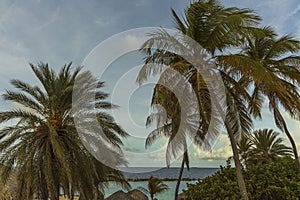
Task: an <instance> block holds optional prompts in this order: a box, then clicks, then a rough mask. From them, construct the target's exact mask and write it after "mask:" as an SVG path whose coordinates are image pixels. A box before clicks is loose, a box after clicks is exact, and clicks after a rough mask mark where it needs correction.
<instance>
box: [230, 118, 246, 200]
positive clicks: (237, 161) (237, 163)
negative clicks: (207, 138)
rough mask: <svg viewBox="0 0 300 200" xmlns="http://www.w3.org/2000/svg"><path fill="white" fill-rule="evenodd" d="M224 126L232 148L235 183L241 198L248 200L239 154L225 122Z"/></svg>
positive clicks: (231, 132)
mask: <svg viewBox="0 0 300 200" xmlns="http://www.w3.org/2000/svg"><path fill="white" fill-rule="evenodd" d="M225 126H226V129H227V132H228V135H229V139H230V143H231V147H232V152H233V160H234V164H235V168H236V175H237V181H238V185H239V188H240V192H241V196H242V199H243V200H249V198H248V193H247V188H246V184H245V180H244V177H243V171H242V165H241V162H240V159H239V153H238V148H237V144H236V141H235V138H234V134H233V131H232V129H231V128H230V126H229V124H228V122H226V121H225Z"/></svg>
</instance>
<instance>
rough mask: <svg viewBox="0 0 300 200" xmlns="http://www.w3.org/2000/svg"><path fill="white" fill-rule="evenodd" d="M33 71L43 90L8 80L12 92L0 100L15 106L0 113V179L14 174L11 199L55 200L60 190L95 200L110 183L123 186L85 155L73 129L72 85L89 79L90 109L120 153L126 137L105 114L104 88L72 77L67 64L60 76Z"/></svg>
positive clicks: (121, 180)
mask: <svg viewBox="0 0 300 200" xmlns="http://www.w3.org/2000/svg"><path fill="white" fill-rule="evenodd" d="M31 69H32V70H33V72H34V74H35V75H36V77H37V78H38V80H39V81H40V83H41V86H42V87H38V86H32V85H30V84H28V83H26V82H23V81H21V80H12V81H11V84H12V85H13V86H14V88H15V90H11V91H10V90H9V91H6V92H5V93H4V94H3V95H2V96H3V98H4V100H7V101H10V102H11V103H16V105H18V106H17V108H12V110H9V111H1V112H0V124H1V125H4V126H3V127H1V129H0V138H1V143H0V163H1V166H2V168H1V174H0V175H1V179H2V180H3V181H4V183H6V182H7V179H8V178H9V176H10V175H11V174H12V172H14V170H13V169H15V170H16V171H17V174H18V175H17V179H18V187H17V189H16V191H15V193H14V195H15V198H14V199H16V200H18V199H21V200H24V199H32V198H33V197H34V195H35V196H36V197H37V198H38V199H45V200H47V199H48V198H50V199H51V200H57V199H58V196H59V190H60V189H63V191H64V194H65V195H66V196H68V197H71V196H73V195H74V193H75V192H76V191H79V192H80V198H81V199H94V198H96V197H97V196H98V197H99V196H102V194H101V192H102V191H103V189H104V188H105V187H106V186H107V185H108V181H115V182H117V183H124V185H126V182H125V181H124V178H123V175H122V174H121V173H120V172H119V171H117V170H114V169H112V168H110V167H107V166H105V165H104V164H102V163H101V162H99V161H98V160H96V159H95V158H94V157H93V156H92V155H91V154H90V153H89V152H88V151H87V149H86V148H85V146H84V145H83V143H82V141H81V140H80V137H79V134H78V132H77V129H76V128H78V125H77V126H75V121H74V115H75V114H77V113H75V114H74V113H72V112H73V111H72V104H73V101H72V96H73V91H75V90H73V88H76V84H75V79H76V77H78V76H80V77H82V76H83V75H85V76H84V77H86V78H89V79H86V80H89V82H87V81H86V83H85V84H88V83H90V84H94V85H97V87H96V90H93V91H90V92H94V94H95V100H94V102H91V103H94V104H95V108H97V112H96V115H97V119H98V121H99V123H100V124H101V126H102V127H103V132H104V134H105V135H106V136H107V138H108V140H107V141H108V142H110V143H111V145H112V146H113V147H114V148H115V149H120V148H121V145H122V141H121V140H120V137H125V136H126V135H127V134H126V133H125V132H124V131H123V130H122V129H121V128H120V127H119V126H118V125H117V124H116V123H115V122H114V120H113V118H112V117H111V116H110V115H108V114H107V113H105V112H104V111H105V110H107V109H110V108H112V107H113V105H111V104H110V103H108V102H106V101H105V99H106V97H107V95H108V94H106V93H103V92H102V91H101V88H102V87H103V82H99V81H98V80H96V79H94V78H93V77H92V76H91V75H90V73H89V72H81V69H80V68H75V70H74V71H73V72H72V71H71V64H69V65H66V66H64V67H63V68H62V69H61V70H60V71H59V73H55V72H54V70H52V69H51V68H50V67H49V66H48V65H47V64H42V63H41V64H39V65H38V66H34V65H32V64H31ZM88 75H90V76H88ZM86 92H88V91H86ZM87 112H88V111H87ZM85 119H86V118H85ZM86 120H87V119H86ZM6 122H9V123H6ZM83 131H85V130H83ZM94 134H95V135H96V134H98V133H94ZM91 135H93V134H91ZM112 158H114V159H115V160H118V163H116V164H124V163H125V161H124V160H123V159H122V158H119V157H117V158H115V157H112ZM99 190H101V191H99Z"/></svg>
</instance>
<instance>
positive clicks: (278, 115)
mask: <svg viewBox="0 0 300 200" xmlns="http://www.w3.org/2000/svg"><path fill="white" fill-rule="evenodd" d="M269 99H270V98H269ZM272 103H273V109H274V119H275V123H276V124H277V127H278V128H279V129H281V130H282V129H283V131H284V133H285V134H286V136H287V137H288V139H289V141H290V143H291V145H292V149H293V153H294V156H295V160H296V162H297V165H298V168H299V170H300V160H299V155H298V151H297V146H296V143H295V140H294V138H293V137H292V135H291V133H290V131H289V129H288V127H287V124H286V122H285V120H284V118H283V116H282V115H281V113H280V111H279V109H278V108H277V106H275V105H276V104H274V102H273V101H272ZM276 119H277V120H276ZM280 125H281V126H280Z"/></svg>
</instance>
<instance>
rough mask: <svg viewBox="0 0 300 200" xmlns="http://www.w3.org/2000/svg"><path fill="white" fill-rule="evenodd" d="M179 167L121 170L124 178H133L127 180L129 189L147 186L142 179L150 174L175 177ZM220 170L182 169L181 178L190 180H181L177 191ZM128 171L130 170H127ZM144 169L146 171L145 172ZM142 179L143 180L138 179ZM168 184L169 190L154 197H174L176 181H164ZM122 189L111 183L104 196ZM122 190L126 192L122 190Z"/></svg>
mask: <svg viewBox="0 0 300 200" xmlns="http://www.w3.org/2000/svg"><path fill="white" fill-rule="evenodd" d="M149 170H152V171H149ZM179 170H180V168H179V167H170V168H166V167H164V168H161V167H128V168H126V172H123V174H124V176H125V178H126V179H129V180H135V181H129V183H130V185H131V187H132V188H131V189H132V190H133V189H137V188H138V187H144V188H147V184H148V182H147V181H145V180H144V179H148V178H149V177H150V176H154V177H157V178H160V179H177V178H178V175H179ZM218 170H220V168H207V167H205V168H202V167H191V168H190V170H189V171H188V170H187V169H186V168H185V169H184V171H183V176H182V179H190V181H186V180H183V181H181V184H180V188H179V193H182V192H183V190H186V189H187V184H193V183H195V182H197V180H198V179H203V178H205V177H207V176H211V175H212V174H214V173H215V172H217V171H218ZM129 171H130V172H129ZM145 171H146V172H145ZM139 180H143V181H139ZM164 182H165V183H166V184H167V185H168V186H169V188H170V189H169V190H168V191H167V192H165V193H162V194H159V195H157V196H156V197H157V198H158V199H160V200H169V199H173V198H174V193H175V186H176V182H177V181H164ZM119 190H122V188H121V187H120V186H118V185H114V184H111V185H110V186H109V187H108V188H107V189H106V190H105V197H108V196H110V195H111V194H113V193H114V192H117V191H119ZM123 191H124V192H127V191H125V190H123Z"/></svg>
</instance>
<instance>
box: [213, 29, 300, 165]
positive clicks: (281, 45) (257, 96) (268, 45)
mask: <svg viewBox="0 0 300 200" xmlns="http://www.w3.org/2000/svg"><path fill="white" fill-rule="evenodd" d="M245 41H246V42H245V45H244V46H243V47H242V49H241V52H240V53H238V54H230V55H223V56H219V57H218V59H219V61H220V62H221V63H222V64H224V66H225V67H226V68H229V67H232V68H231V71H232V72H234V73H237V72H238V73H242V74H243V75H244V76H245V77H248V78H249V80H251V84H253V86H254V87H253V88H254V89H253V93H252V99H253V101H254V102H255V103H256V105H257V106H256V109H253V108H250V110H251V113H252V114H253V115H254V116H255V117H259V118H261V115H260V114H259V113H260V110H261V107H262V104H263V102H264V97H266V98H267V99H268V101H269V108H270V111H271V112H272V113H273V115H274V120H275V124H276V126H277V127H278V128H279V129H280V130H281V131H283V132H284V133H285V134H286V135H287V137H288V139H289V141H290V143H291V145H292V148H293V153H294V156H295V159H296V160H297V163H298V166H299V169H300V162H299V156H298V152H297V146H296V143H295V141H294V139H293V137H292V135H291V133H290V132H289V130H288V127H287V124H286V122H285V119H284V117H283V114H282V111H281V108H283V109H284V110H285V111H286V112H287V113H288V114H289V115H290V116H291V117H292V118H296V119H299V113H300V96H299V93H298V89H297V87H298V86H299V81H300V70H299V67H298V66H299V64H300V57H299V56H296V55H294V53H296V52H298V51H299V50H300V41H298V40H296V39H294V38H293V37H292V36H290V35H286V36H282V37H278V36H277V34H275V32H274V31H273V30H272V28H271V27H264V28H263V29H261V30H259V29H256V30H254V29H253V30H251V31H249V34H248V35H247V36H246V37H245Z"/></svg>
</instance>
